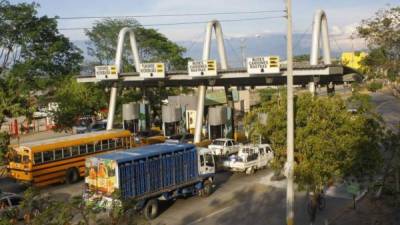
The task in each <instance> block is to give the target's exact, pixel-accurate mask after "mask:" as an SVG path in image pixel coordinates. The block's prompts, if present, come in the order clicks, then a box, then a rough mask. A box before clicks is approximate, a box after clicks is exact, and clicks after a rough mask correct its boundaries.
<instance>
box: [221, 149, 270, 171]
mask: <svg viewBox="0 0 400 225" xmlns="http://www.w3.org/2000/svg"><path fill="white" fill-rule="evenodd" d="M273 158H274V153H273V151H272V148H271V146H270V145H269V144H258V145H254V144H249V145H243V146H241V148H240V150H239V152H238V153H237V154H233V155H231V156H230V157H229V159H227V160H225V161H224V162H223V166H224V167H225V168H227V169H228V170H230V171H232V172H246V174H252V173H254V171H256V170H259V169H262V168H266V167H267V166H268V165H269V164H270V162H271V161H272V160H273Z"/></svg>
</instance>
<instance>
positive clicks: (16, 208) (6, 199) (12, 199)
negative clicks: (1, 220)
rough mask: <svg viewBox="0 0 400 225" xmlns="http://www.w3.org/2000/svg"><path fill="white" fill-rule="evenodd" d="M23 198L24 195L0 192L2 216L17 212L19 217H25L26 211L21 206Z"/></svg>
mask: <svg viewBox="0 0 400 225" xmlns="http://www.w3.org/2000/svg"><path fill="white" fill-rule="evenodd" d="M22 200H23V197H22V196H20V195H18V194H14V193H9V192H2V193H1V194H0V217H4V216H5V215H7V214H10V213H13V212H16V213H17V215H16V216H17V218H18V219H23V218H24V213H23V211H22V210H21V208H20V204H21V202H22Z"/></svg>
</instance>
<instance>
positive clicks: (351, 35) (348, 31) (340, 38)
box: [330, 23, 367, 51]
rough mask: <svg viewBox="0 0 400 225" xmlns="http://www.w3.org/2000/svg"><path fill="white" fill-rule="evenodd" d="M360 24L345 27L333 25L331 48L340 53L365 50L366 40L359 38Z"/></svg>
mask: <svg viewBox="0 0 400 225" xmlns="http://www.w3.org/2000/svg"><path fill="white" fill-rule="evenodd" d="M358 25H359V24H358V23H351V24H347V25H344V26H339V25H333V26H332V28H331V29H330V39H331V48H333V49H335V48H336V49H335V50H339V51H353V50H362V49H365V48H366V47H367V46H366V43H365V41H364V39H361V38H358V37H357V32H356V31H357V26H358Z"/></svg>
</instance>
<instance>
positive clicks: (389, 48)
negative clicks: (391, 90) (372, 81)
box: [357, 6, 400, 80]
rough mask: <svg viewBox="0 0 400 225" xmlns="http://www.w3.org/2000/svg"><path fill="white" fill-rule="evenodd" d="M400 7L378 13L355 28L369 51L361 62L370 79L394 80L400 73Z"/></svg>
mask: <svg viewBox="0 0 400 225" xmlns="http://www.w3.org/2000/svg"><path fill="white" fill-rule="evenodd" d="M399 24H400V7H399V6H397V7H393V8H389V9H386V10H380V11H378V12H377V13H376V14H375V16H374V17H373V18H370V19H368V20H363V21H362V23H361V25H360V26H359V27H358V28H357V32H358V35H359V36H360V37H362V38H365V39H366V40H367V43H368V48H369V49H370V53H369V55H368V56H367V57H366V58H365V60H363V62H362V63H363V64H364V65H365V66H367V68H368V75H369V76H370V77H388V78H389V79H390V80H396V78H397V77H398V76H399V73H400V26H399Z"/></svg>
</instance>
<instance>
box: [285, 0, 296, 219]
mask: <svg viewBox="0 0 400 225" xmlns="http://www.w3.org/2000/svg"><path fill="white" fill-rule="evenodd" d="M286 13H287V38H286V41H287V42H286V46H287V53H286V57H287V161H286V169H287V187H286V188H287V189H286V224H287V225H293V224H294V185H293V184H294V181H293V161H294V157H293V154H294V113H293V107H294V106H293V43H292V0H286Z"/></svg>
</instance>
